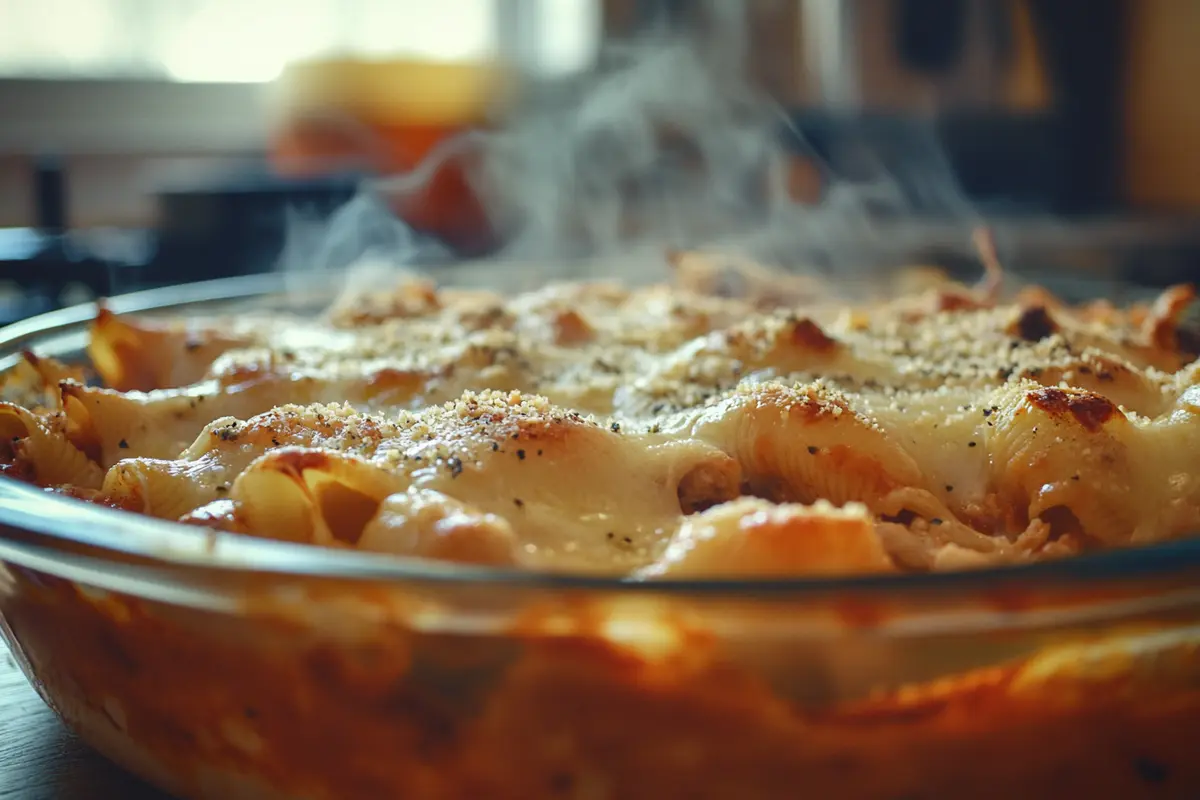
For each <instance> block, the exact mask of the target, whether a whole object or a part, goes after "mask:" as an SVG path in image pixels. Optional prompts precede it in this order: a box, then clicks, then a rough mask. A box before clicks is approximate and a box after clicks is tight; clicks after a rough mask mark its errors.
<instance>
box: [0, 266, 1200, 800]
mask: <svg viewBox="0 0 1200 800" xmlns="http://www.w3.org/2000/svg"><path fill="white" fill-rule="evenodd" d="M294 281H295V278H291V279H285V278H283V277H280V276H255V277H251V278H238V279H234V280H231V281H220V282H212V283H209V284H198V285H194V286H188V287H181V288H174V289H169V290H155V291H153V292H146V293H141V294H137V295H127V296H125V297H123V298H118V299H116V300H114V301H112V303H111V307H112V308H113V310H114V311H117V312H138V313H159V312H162V313H171V314H194V313H201V312H204V313H207V312H208V311H210V310H211V309H213V308H214V307H220V308H223V309H226V310H228V309H236V308H238V304H239V303H243V304H249V306H252V307H255V308H264V307H267V306H273V307H275V308H279V309H293V308H295V309H314V308H319V307H321V306H322V305H323V304H324V303H326V302H327V301H328V300H329V299H330V297H331V284H330V282H329V281H328V280H326V279H324V278H319V277H317V278H306V279H305V280H304V281H302V285H299V286H298V285H297V284H296V283H294ZM285 288H286V289H287V290H288V291H286V292H285V291H283V290H284V289H285ZM92 315H93V310H92V309H90V308H87V307H79V308H73V309H67V310H64V311H59V312H55V313H52V314H49V315H45V316H43V317H39V318H36V319H33V320H30V321H27V322H23V323H20V324H18V325H15V326H12V327H10V328H8V329H6V330H5V331H3V332H0V353H2V354H3V355H4V356H5V357H6V358H7V361H5V362H4V363H3V364H0V366H6V365H11V363H13V362H14V361H15V359H16V357H17V354H18V353H19V352H20V351H22V350H26V349H32V350H33V351H34V352H36V353H38V354H39V355H48V356H55V357H59V358H63V359H65V360H78V359H79V358H80V357H81V353H82V348H83V345H84V343H85V336H86V325H87V323H88V322H89V321H90V319H91V317H92ZM1198 579H1200V540H1191V541H1181V542H1176V543H1171V544H1166V545H1161V546H1155V547H1150V548H1144V549H1138V550H1127V551H1123V552H1110V553H1104V554H1098V555H1093V556H1085V557H1080V558H1076V559H1072V560H1065V561H1059V562H1053V563H1044V564H1036V565H1031V566H1022V567H1008V568H997V569H987V570H980V571H972V572H964V573H947V574H934V575H929V576H902V577H896V576H885V577H879V576H877V577H864V578H858V579H809V580H795V581H782V582H779V581H775V582H737V581H707V582H686V583H683V582H677V583H657V584H648V583H637V582H632V581H618V580H608V579H595V578H579V577H561V576H553V575H537V574H523V573H516V572H511V571H504V570H495V569H485V568H470V567H464V566H457V565H449V564H439V563H425V562H417V561H412V560H406V559H403V558H399V557H392V556H380V555H365V554H359V553H355V552H350V551H332V550H324V549H317V548H311V547H306V546H302V545H294V544H287V543H282V542H275V541H267V540H258V539H252V538H249V537H239V536H236V535H230V534H222V533H216V532H212V531H209V530H204V529H199V528H185V527H183V526H176V525H173V524H170V523H164V522H160V521H157V520H153V519H149V518H145V517H140V516H136V515H131V514H124V513H121V512H118V511H113V510H109V509H104V508H99V507H94V506H90V505H87V504H84V503H81V502H77V501H74V500H70V499H66V498H63V497H60V496H57V495H50V494H47V493H45V492H42V491H41V490H38V489H36V488H34V487H31V486H28V485H25V484H21V483H17V482H15V481H10V480H7V479H2V478H0V633H2V634H3V635H4V637H5V638H6V639H7V640H8V642H9V644H10V646H11V647H12V650H13V652H14V654H15V655H16V658H17V660H18V663H19V664H20V666H21V667H22V669H23V670H24V671H25V673H26V674H27V675H28V676H29V678H30V680H31V681H32V682H33V684H34V686H35V687H36V688H37V689H38V691H39V692H40V693H41V695H42V697H43V698H45V700H46V701H47V702H48V703H49V704H50V705H51V706H52V707H53V708H54V709H55V710H56V711H57V712H58V713H59V714H60V715H61V716H62V718H63V719H64V720H65V721H66V722H67V723H68V724H69V725H71V726H72V727H74V728H75V729H76V730H78V732H79V733H80V734H81V735H82V736H83V737H84V738H85V739H86V740H87V741H88V742H89V743H90V744H91V745H93V746H94V747H95V748H96V749H97V750H99V751H100V752H101V753H103V754H104V755H106V756H107V757H109V758H111V759H112V760H114V761H116V762H117V763H119V764H121V765H123V766H124V767H126V768H127V769H129V770H131V771H133V772H135V773H137V774H139V775H141V776H142V777H144V778H146V779H147V780H149V781H150V782H152V783H154V784H157V785H158V786H160V787H162V788H163V789H165V790H167V791H169V792H171V793H173V794H176V795H178V796H181V797H189V798H239V797H245V798H276V797H278V798H285V797H286V798H385V797H404V798H521V799H522V800H537V798H552V797H561V798H580V799H581V800H582V799H584V798H586V799H587V800H602V799H604V798H620V799H621V800H625V799H626V798H655V799H656V800H658V799H661V798H675V797H679V798H684V797H686V798H785V797H786V798H791V797H797V796H805V797H817V798H827V797H830V798H831V797H837V798H851V799H854V798H889V799H890V800H900V799H901V798H910V799H911V798H943V797H966V796H974V797H997V798H1011V797H1016V796H1020V797H1023V798H1026V800H1029V799H1031V798H1042V797H1046V798H1049V797H1074V796H1088V797H1091V798H1101V797H1120V798H1133V797H1196V796H1198V795H1200V759H1197V758H1196V757H1195V742H1196V741H1198V740H1200V580H1198Z"/></svg>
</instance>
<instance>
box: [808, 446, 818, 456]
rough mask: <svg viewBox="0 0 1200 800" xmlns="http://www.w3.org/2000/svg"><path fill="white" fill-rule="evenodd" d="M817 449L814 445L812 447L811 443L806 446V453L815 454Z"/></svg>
mask: <svg viewBox="0 0 1200 800" xmlns="http://www.w3.org/2000/svg"><path fill="white" fill-rule="evenodd" d="M818 449H819V448H816V447H813V446H812V445H809V447H808V454H809V455H810V456H815V455H816V454H817V450H818Z"/></svg>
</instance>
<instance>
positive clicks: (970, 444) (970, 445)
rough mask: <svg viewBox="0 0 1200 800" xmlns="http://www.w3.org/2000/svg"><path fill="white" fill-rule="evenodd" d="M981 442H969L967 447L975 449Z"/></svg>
mask: <svg viewBox="0 0 1200 800" xmlns="http://www.w3.org/2000/svg"><path fill="white" fill-rule="evenodd" d="M977 444H979V442H967V447H975V446H976V445H977Z"/></svg>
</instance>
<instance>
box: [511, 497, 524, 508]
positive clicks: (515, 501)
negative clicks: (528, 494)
mask: <svg viewBox="0 0 1200 800" xmlns="http://www.w3.org/2000/svg"><path fill="white" fill-rule="evenodd" d="M513 505H514V506H516V507H517V508H524V507H525V501H524V500H522V499H521V498H519V497H514V498H513Z"/></svg>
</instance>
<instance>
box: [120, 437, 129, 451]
mask: <svg viewBox="0 0 1200 800" xmlns="http://www.w3.org/2000/svg"><path fill="white" fill-rule="evenodd" d="M117 447H119V448H121V449H122V450H128V449H129V442H127V441H125V440H124V439H122V440H121V441H119V442H117Z"/></svg>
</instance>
